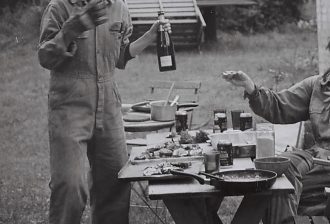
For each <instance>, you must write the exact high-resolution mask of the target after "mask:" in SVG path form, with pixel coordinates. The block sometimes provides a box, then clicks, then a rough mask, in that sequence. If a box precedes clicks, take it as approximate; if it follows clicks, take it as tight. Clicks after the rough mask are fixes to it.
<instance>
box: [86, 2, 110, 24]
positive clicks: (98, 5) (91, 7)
mask: <svg viewBox="0 0 330 224" xmlns="http://www.w3.org/2000/svg"><path fill="white" fill-rule="evenodd" d="M106 7H107V5H106V3H105V1H103V0H91V1H90V2H89V3H88V4H87V6H86V8H85V9H84V12H83V14H82V19H83V21H84V23H85V25H86V26H87V27H88V28H89V29H91V28H94V27H95V26H98V25H101V24H103V23H105V22H106V21H107V20H108V17H107V16H106V13H107V11H106ZM86 15H87V18H86Z"/></svg>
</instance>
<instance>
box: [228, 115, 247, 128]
mask: <svg viewBox="0 0 330 224" xmlns="http://www.w3.org/2000/svg"><path fill="white" fill-rule="evenodd" d="M230 113H231V120H232V126H233V129H234V130H240V115H241V113H244V110H231V111H230Z"/></svg>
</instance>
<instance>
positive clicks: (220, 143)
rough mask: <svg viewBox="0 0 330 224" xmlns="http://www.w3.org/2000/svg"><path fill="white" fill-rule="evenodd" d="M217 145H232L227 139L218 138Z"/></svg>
mask: <svg viewBox="0 0 330 224" xmlns="http://www.w3.org/2000/svg"><path fill="white" fill-rule="evenodd" d="M218 145H232V142H231V141H229V140H219V141H218Z"/></svg>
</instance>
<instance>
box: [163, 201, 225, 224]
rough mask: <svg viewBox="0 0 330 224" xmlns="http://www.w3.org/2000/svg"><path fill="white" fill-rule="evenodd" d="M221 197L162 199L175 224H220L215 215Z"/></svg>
mask: <svg viewBox="0 0 330 224" xmlns="http://www.w3.org/2000/svg"><path fill="white" fill-rule="evenodd" d="M222 200H223V197H222V196H220V195H219V197H214V198H206V197H205V198H173V199H163V201H164V204H165V205H166V207H167V209H168V210H169V212H170V214H171V216H172V218H173V220H174V222H175V224H187V223H189V224H222V222H221V220H220V218H219V216H218V215H217V212H218V209H219V207H220V204H221V202H222Z"/></svg>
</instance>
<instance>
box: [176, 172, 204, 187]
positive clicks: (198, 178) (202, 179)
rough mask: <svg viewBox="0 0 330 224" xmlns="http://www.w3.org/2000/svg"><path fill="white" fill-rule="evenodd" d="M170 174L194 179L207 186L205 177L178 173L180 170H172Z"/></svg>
mask: <svg viewBox="0 0 330 224" xmlns="http://www.w3.org/2000/svg"><path fill="white" fill-rule="evenodd" d="M170 173H171V174H173V175H180V176H187V177H192V178H194V179H196V180H197V181H198V182H199V183H200V184H205V180H204V178H203V177H200V176H198V175H196V174H193V173H186V172H182V171H178V170H170Z"/></svg>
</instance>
